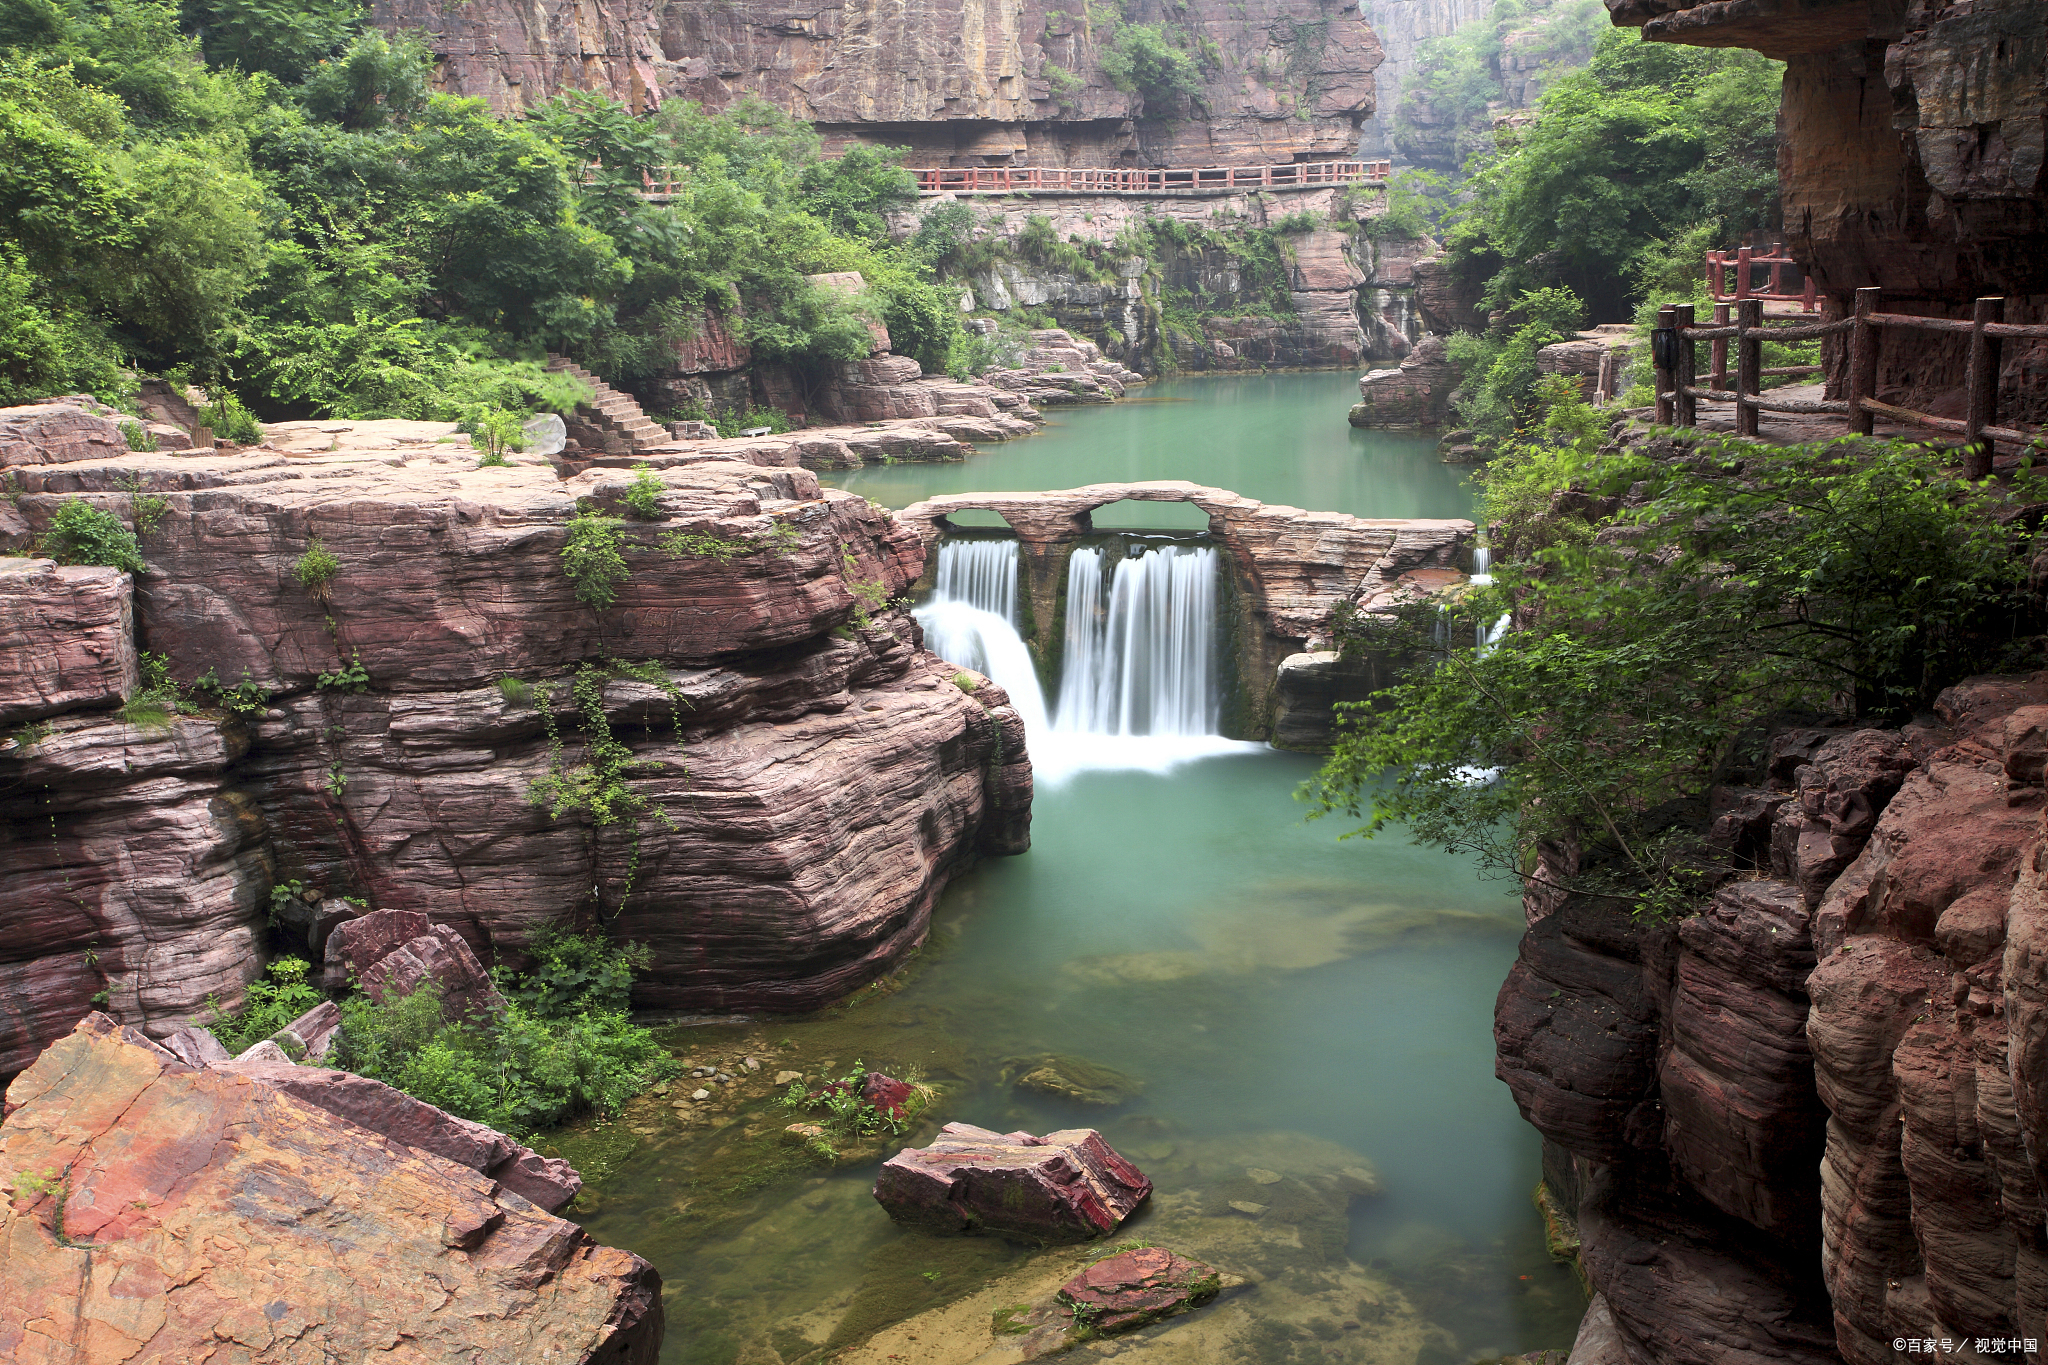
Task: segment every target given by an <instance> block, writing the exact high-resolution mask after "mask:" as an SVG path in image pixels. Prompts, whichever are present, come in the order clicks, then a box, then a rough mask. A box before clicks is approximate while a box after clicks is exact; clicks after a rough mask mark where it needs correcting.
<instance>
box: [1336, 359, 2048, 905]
mask: <svg viewBox="0 0 2048 1365" xmlns="http://www.w3.org/2000/svg"><path fill="white" fill-rule="evenodd" d="M1546 397H1548V398H1550V399H1552V400H1554V401H1553V406H1552V409H1551V415H1550V418H1549V420H1548V421H1547V423H1546V425H1545V428H1544V429H1542V430H1541V431H1540V432H1534V433H1532V435H1533V436H1534V437H1535V439H1532V440H1530V441H1528V442H1526V443H1524V444H1521V445H1519V446H1517V447H1515V448H1513V449H1511V450H1510V451H1509V452H1508V453H1506V454H1505V455H1503V456H1501V457H1500V458H1497V459H1496V460H1495V461H1494V462H1493V463H1492V464H1491V465H1490V466H1489V467H1488V468H1487V471H1486V484H1487V504H1488V505H1487V509H1486V516H1487V517H1488V518H1489V519H1490V520H1493V521H1496V522H1498V523H1499V526H1500V535H1499V539H1498V541H1497V546H1496V548H1497V550H1498V552H1499V558H1498V559H1497V561H1496V566H1495V570H1494V572H1495V578H1496V582H1495V586H1494V587H1492V588H1490V589H1485V590H1481V591H1476V592H1474V593H1473V595H1472V596H1471V598H1470V599H1468V602H1467V604H1466V607H1465V610H1466V611H1468V612H1470V613H1471V614H1472V615H1473V616H1474V617H1475V618H1477V619H1481V620H1490V619H1492V617H1493V616H1494V615H1496V614H1498V613H1500V612H1502V611H1504V610H1507V609H1508V608H1509V607H1510V606H1512V607H1513V609H1514V611H1515V613H1516V620H1517V622H1518V625H1519V627H1520V628H1518V629H1516V630H1514V631H1513V632H1511V633H1509V634H1508V635H1507V636H1506V637H1505V638H1504V639H1502V640H1501V641H1500V642H1499V643H1497V644H1496V645H1494V646H1493V647H1491V648H1486V649H1474V648H1463V649H1452V650H1449V651H1439V652H1434V653H1432V654H1431V655H1430V657H1428V658H1427V659H1426V661H1425V662H1424V663H1422V664H1421V665H1420V666H1419V667H1417V668H1415V669H1414V670H1413V671H1412V672H1411V673H1410V674H1409V675H1408V676H1407V678H1406V679H1405V680H1404V681H1403V682H1402V683H1401V684H1399V685H1398V686H1396V687H1394V688H1393V689H1391V690H1389V691H1387V692H1383V693H1381V694H1379V696H1378V697H1376V698H1375V700H1374V703H1373V704H1372V705H1371V706H1368V707H1361V708H1356V709H1354V710H1353V711H1352V713H1351V715H1350V719H1349V728H1348V731H1347V733H1346V735H1345V737H1344V738H1343V740H1342V741H1341V743H1340V744H1339V746H1338V748H1337V749H1336V751H1335V752H1334V754H1333V755H1332V757H1331V759H1330V760H1329V762H1328V763H1327V764H1326V766H1325V767H1324V769H1323V771H1322V773H1321V774H1320V776H1319V777H1318V779H1317V781H1316V782H1315V783H1314V784H1313V787H1312V792H1311V795H1312V797H1313V799H1314V800H1315V801H1316V802H1317V803H1318V804H1319V805H1320V806H1321V807H1322V809H1323V811H1324V812H1326V813H1328V812H1342V813H1345V814H1349V815H1352V816H1357V817H1362V818H1364V819H1365V821H1366V826H1365V828H1366V829H1367V830H1368V831H1378V830H1380V829H1383V828H1385V827H1387V826H1388V825H1390V824H1394V823H1400V824H1403V825H1405V826H1406V827H1407V828H1408V830H1409V831H1410V832H1411V834H1412V836H1413V837H1414V838H1415V839H1417V840H1418V841H1421V842H1429V843H1436V844H1441V845H1442V846H1444V847H1446V848H1450V849H1460V850H1468V851H1475V852H1477V853H1478V854H1480V855H1481V857H1482V859H1483V860H1484V861H1486V862H1487V863H1489V864H1490V865H1491V866H1493V867H1494V868H1495V869H1496V870H1499V871H1502V872H1507V873H1515V872H1526V871H1528V869H1529V868H1530V866H1531V863H1530V859H1531V857H1532V854H1533V850H1534V848H1535V846H1536V844H1537V843H1538V842H1539V841H1543V840H1558V839H1563V838H1565V837H1567V836H1569V837H1571V838H1574V839H1576V840H1579V841H1580V842H1582V843H1583V844H1584V845H1585V846H1586V847H1587V848H1588V850H1589V855H1588V862H1589V865H1590V866H1592V867H1595V868H1599V869H1604V871H1603V872H1602V873H1601V875H1602V876H1604V877H1605V878H1606V879H1607V881H1606V886H1607V889H1608V891H1609V892H1610V893H1612V894H1622V895H1626V896H1628V897H1630V898H1631V899H1634V898H1637V897H1642V896H1648V897H1649V898H1650V901H1651V903H1652V904H1657V905H1661V904H1664V903H1666V901H1668V899H1669V898H1670V897H1672V896H1675V895H1677V894H1680V893H1682V892H1683V890H1684V887H1685V884H1686V870H1687V868H1688V867H1689V866H1692V865H1694V863H1695V862H1696V859H1697V849H1696V847H1695V844H1694V841H1693V840H1692V838H1691V836H1690V835H1689V834H1688V832H1687V830H1688V826H1687V825H1686V824H1685V823H1684V821H1683V820H1682V819H1680V818H1679V816H1680V814H1682V810H1683V807H1684V806H1685V803H1687V802H1689V801H1693V800H1696V799H1697V798H1698V797H1699V796H1700V795H1701V794H1702V793H1703V792H1704V791H1705V789H1706V787H1707V786H1708V785H1709V783H1710V782H1712V781H1714V780H1716V774H1717V772H1719V771H1721V770H1722V769H1723V768H1724V766H1725V765H1726V764H1727V763H1728V762H1729V761H1730V760H1731V756H1732V755H1733V754H1734V753H1735V752H1736V750H1737V748H1738V745H1739V743H1740V741H1741V740H1742V738H1743V736H1744V735H1745V733H1748V732H1751V731H1752V730H1753V728H1754V727H1756V726H1757V725H1758V724H1759V723H1760V722H1761V721H1763V720H1764V719H1765V718H1766V717H1768V716H1770V715H1772V714H1774V713H1777V712H1780V711H1783V710H1787V709H1794V708H1803V709H1805V710H1808V711H1812V712H1819V713H1830V714H1838V715H1845V716H1851V717H1857V718H1863V717H1869V718H1874V719H1898V718H1901V717H1904V716H1906V715H1909V714H1911V713H1912V712H1913V711H1915V710H1916V709H1923V708H1925V707H1926V706H1927V705H1928V704H1929V703H1930V702H1931V701H1932V699H1933V697H1934V695H1935V693H1936V692H1937V691H1939V690H1940V689H1941V688H1942V687H1944V686H1946V685H1948V684H1949V683H1952V682H1954V681H1956V680H1957V679H1959V678H1962V677H1964V676H1967V675H1969V674H1971V673H1975V672H1983V671H1989V670H1993V669H1997V668H2001V667H2007V668H2009V667H2014V666H2034V667H2038V666H2039V664H2038V662H2037V660H2038V656H2039V654H2040V645H2041V639H2040V632H2041V630H2042V626H2043V623H2042V621H2041V620H2040V619H2039V607H2038V603H2037V602H2035V601H2034V600H2033V599H2032V598H2030V597H2029V595H2028V593H2027V563H2028V557H2029V554H2030V546H2029V543H2028V542H2029V539H2030V538H2029V537H2028V536H2027V535H2026V534H2025V532H2024V524H2023V523H2013V522H2010V521H2008V520H2006V519H2004V518H2003V517H2001V516H1999V515H1998V513H2000V511H2001V510H2002V509H2004V508H2006V507H2009V506H2014V505H2018V504H2024V503H2028V502H2038V501H2039V500H2040V499H2041V497H2042V492H2043V490H2042V489H2041V488H2040V487H2039V486H2038V485H2039V484H2040V483H2041V482H2042V481H2041V480H2040V479H2039V478H2038V477H2036V476H2034V475H2032V474H2027V475H2023V477H2022V483H2023V484H2024V485H2025V486H2024V487H2020V488H2016V489H2000V488H1998V487H1996V486H1991V485H1985V486H1975V485H1967V484H1961V483H1958V482H1956V481H1955V480H1953V478H1952V477H1950V476H1949V475H1948V474H1946V473H1945V472H1944V465H1943V460H1942V458H1941V456H1940V454H1939V453H1938V452H1934V451H1931V450H1928V449H1926V448H1922V447H1915V446H1907V445H1903V444H1891V445H1874V444H1860V445H1859V444H1844V443H1830V444H1823V445H1814V446H1805V447H1793V448H1786V449H1769V448H1759V447H1755V446H1752V445H1746V444H1739V443H1735V442H1732V441H1717V440H1708V441H1703V442H1701V443H1699V444H1698V445H1695V446H1690V447H1679V448H1677V450H1676V452H1675V453H1672V454H1669V455H1667V457H1666V458H1662V459H1658V458H1652V457H1651V456H1649V455H1647V454H1644V453H1641V452H1640V451H1634V452H1631V453H1625V454H1613V453H1609V454H1602V453H1600V451H1599V441H1600V439H1601V437H1600V434H1599V427H1600V424H1599V422H1598V421H1597V419H1594V418H1593V417H1592V414H1591V413H1590V412H1589V411H1588V410H1587V409H1585V408H1584V407H1583V405H1581V404H1579V403H1578V401H1577V399H1576V396H1575V394H1574V393H1573V391H1572V390H1571V388H1570V386H1569V385H1564V384H1559V385H1556V386H1555V387H1553V388H1552V389H1551V390H1550V392H1549V393H1548V394H1547V395H1546ZM1568 488H1577V489H1579V490H1580V491H1581V492H1584V493H1586V494H1589V495H1606V496H1609V497H1614V498H1616V500H1617V502H1619V503H1621V504H1622V505H1621V506H1619V508H1618V510H1615V511H1614V512H1612V513H1611V514H1609V515H1607V516H1604V517H1594V518H1590V519H1588V518H1584V517H1574V516H1571V515H1568V514H1560V513H1558V512H1555V511H1553V510H1552V508H1553V501H1554V496H1555V495H1556V494H1558V493H1559V492H1561V491H1563V490H1565V489H1568ZM1623 494H1626V495H1627V496H1626V497H1625V498H1623V497H1621V496H1620V495H1623ZM1502 561H1505V562H1502ZM1417 624H1418V625H1422V626H1424V627H1426V626H1427V624H1428V623H1427V622H1418V623H1417ZM1457 634H1458V632H1453V636H1454V637H1455V636H1456V635H1457ZM1423 638H1427V637H1426V636H1425V637H1423ZM1465 638H1470V634H1469V632H1467V633H1466V636H1465ZM1375 642H1376V643H1388V642H1389V641H1388V640H1385V639H1381V640H1376V641H1375ZM1487 774H1490V776H1487ZM1592 884H1593V885H1594V886H1595V887H1596V889H1597V888H1598V886H1599V885H1600V884H1601V883H1600V882H1599V881H1598V879H1595V881H1594V882H1593V883H1592Z"/></svg>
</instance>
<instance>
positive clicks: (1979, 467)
mask: <svg viewBox="0 0 2048 1365" xmlns="http://www.w3.org/2000/svg"><path fill="white" fill-rule="evenodd" d="M2004 320H2005V300H2004V299H2003V298H1998V297H1991V298H1981V299H1978V300H1977V306H1976V308H1975V309H1974V310H1973V311H1972V313H1971V315H1970V370H1969V375H1970V377H1969V388H1970V411H1969V415H1968V416H1967V417H1966V418H1965V419H1964V425H1965V428H1966V429H1965V431H1964V434H1963V439H1964V440H1965V441H1967V442H1968V444H1967V445H1965V446H1964V447H1963V477H1964V478H1966V479H1983V478H1988V477H1990V474H1991V439H1990V438H1989V437H1987V436H1986V435H1985V434H1984V428H1986V427H1988V426H1995V425H1997V421H1998V361H1999V345H1998V338H1997V337H1994V336H1989V335H1986V333H1985V331H1984V324H1985V323H1987V322H2003V321H2004Z"/></svg>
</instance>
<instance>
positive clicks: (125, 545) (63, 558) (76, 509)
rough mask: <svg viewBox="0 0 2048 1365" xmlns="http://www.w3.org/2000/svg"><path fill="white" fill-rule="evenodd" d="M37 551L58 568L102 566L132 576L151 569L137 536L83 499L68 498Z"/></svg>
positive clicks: (111, 514)
mask: <svg viewBox="0 0 2048 1365" xmlns="http://www.w3.org/2000/svg"><path fill="white" fill-rule="evenodd" d="M37 549H38V550H39V551H40V552H41V553H43V554H45V555H48V556H49V557H50V558H51V559H54V560H56V561H57V562H58V563H59V564H99V565H104V566H105V567H107V568H110V569H124V570H126V571H127V572H129V573H142V572H144V571H145V570H146V569H147V568H148V566H147V565H146V564H144V563H143V562H142V547H141V546H139V545H137V544H136V543H135V533H134V532H133V531H130V530H129V529H128V528H127V527H125V526H123V525H122V524H121V519H120V518H119V517H117V516H115V515H114V514H113V513H112V512H109V511H106V510H104V509H102V508H98V507H94V506H93V505H92V504H91V503H89V502H86V501H85V500H84V499H82V498H69V499H66V500H65V501H64V502H63V503H61V504H59V505H58V507H57V512H56V515H55V516H52V517H51V518H50V527H49V529H48V530H47V531H45V532H44V533H43V535H42V538H41V540H40V542H39V543H38V545H37Z"/></svg>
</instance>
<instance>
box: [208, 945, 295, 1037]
mask: <svg viewBox="0 0 2048 1365" xmlns="http://www.w3.org/2000/svg"><path fill="white" fill-rule="evenodd" d="M312 970H313V967H312V964H311V963H309V962H307V961H306V960H305V959H304V958H300V957H281V958H279V959H278V960H277V961H275V962H273V963H271V964H270V966H269V967H268V968H266V969H265V975H266V976H267V977H268V978H269V979H268V980H265V981H257V982H252V983H251V984H250V986H249V988H248V989H247V990H245V991H244V992H243V993H242V1007H241V1008H240V1009H239V1010H236V1011H235V1012H234V1013H233V1014H231V1015H229V1014H223V1013H222V1012H221V1010H220V1008H219V1006H218V1005H217V1004H215V1002H214V1001H213V1000H212V998H211V997H209V998H208V1000H207V1005H208V1016H207V1017H206V1018H205V1019H203V1020H201V1021H200V1022H201V1023H202V1024H203V1025H204V1026H205V1027H206V1028H208V1029H210V1030H211V1031H212V1033H213V1036H214V1037H216V1038H218V1039H220V1042H221V1046H222V1047H224V1048H226V1049H227V1050H228V1051H229V1052H241V1051H243V1050H244V1049H246V1048H250V1047H254V1046H255V1045H256V1044H258V1043H260V1042H262V1041H263V1040H264V1039H265V1038H268V1037H270V1035H272V1034H273V1033H276V1032H277V1031H278V1030H279V1029H281V1028H283V1027H284V1026H285V1025H286V1024H289V1023H290V1022H291V1021H292V1020H294V1019H296V1018H298V1017H299V1016H300V1015H302V1014H304V1013H305V1012H306V1011H307V1010H309V1009H312V1008H313V1007H314V1006H315V1005H317V1004H319V1003H320V1002H321V1000H323V999H325V998H326V997H324V996H322V995H321V994H320V992H319V991H318V990H317V989H316V988H315V987H314V986H313V985H312V984H311V983H310V982H308V981H307V980H306V977H307V976H308V974H310V973H311V972H312Z"/></svg>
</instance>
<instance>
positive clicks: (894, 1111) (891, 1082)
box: [860, 1071, 912, 1119]
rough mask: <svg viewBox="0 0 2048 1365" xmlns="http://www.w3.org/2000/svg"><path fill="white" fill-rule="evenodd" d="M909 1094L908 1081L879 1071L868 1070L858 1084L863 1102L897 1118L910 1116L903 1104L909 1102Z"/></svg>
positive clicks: (910, 1088) (910, 1090)
mask: <svg viewBox="0 0 2048 1365" xmlns="http://www.w3.org/2000/svg"><path fill="white" fill-rule="evenodd" d="M911 1094H912V1087H911V1085H910V1082H908V1081H899V1080H897V1079H896V1078H895V1077H894V1076H885V1075H883V1074H882V1073H881V1072H879V1071H870V1072H869V1073H868V1074H867V1079H866V1080H864V1081H862V1082H861V1084H860V1097H861V1100H862V1101H863V1102H864V1103H866V1104H867V1105H868V1106H869V1107H870V1108H873V1109H877V1110H879V1111H881V1112H882V1113H884V1114H890V1115H893V1116H895V1117H896V1118H899V1119H901V1118H908V1117H909V1116H910V1115H909V1113H908V1111H907V1110H906V1109H905V1107H904V1106H905V1105H907V1104H908V1103H909V1101H910V1096H911Z"/></svg>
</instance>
